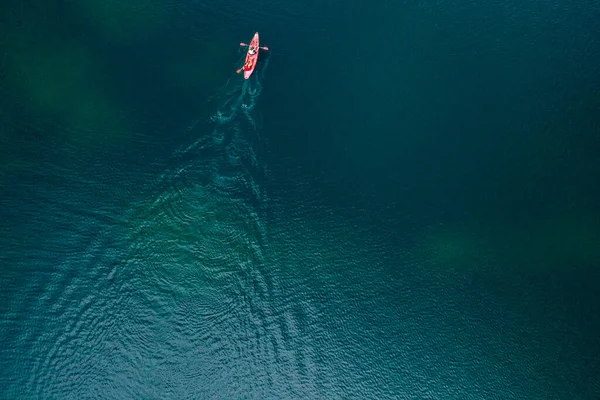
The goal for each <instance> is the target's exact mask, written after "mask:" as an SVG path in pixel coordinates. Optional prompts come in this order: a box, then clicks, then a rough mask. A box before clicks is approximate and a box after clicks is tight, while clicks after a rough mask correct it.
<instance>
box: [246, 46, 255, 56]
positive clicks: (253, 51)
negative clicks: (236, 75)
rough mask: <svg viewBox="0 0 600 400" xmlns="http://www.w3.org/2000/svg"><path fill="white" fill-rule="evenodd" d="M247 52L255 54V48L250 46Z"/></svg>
mask: <svg viewBox="0 0 600 400" xmlns="http://www.w3.org/2000/svg"><path fill="white" fill-rule="evenodd" d="M248 54H250V55H252V56H253V55H255V54H256V49H255V48H254V47H250V50H248Z"/></svg>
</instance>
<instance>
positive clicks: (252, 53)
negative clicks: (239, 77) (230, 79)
mask: <svg viewBox="0 0 600 400" xmlns="http://www.w3.org/2000/svg"><path fill="white" fill-rule="evenodd" d="M240 46H244V47H246V46H248V45H247V44H246V43H240ZM259 50H269V48H268V47H265V46H263V47H260V46H259V45H258V32H256V33H255V34H254V37H253V38H252V41H251V42H250V45H249V46H248V53H246V61H245V62H244V66H243V67H242V68H240V69H238V70H237V73H238V74H239V73H240V72H242V71H244V79H248V78H250V75H252V73H253V72H254V68H256V62H257V61H258V51H259Z"/></svg>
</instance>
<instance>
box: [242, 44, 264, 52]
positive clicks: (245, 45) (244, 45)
mask: <svg viewBox="0 0 600 400" xmlns="http://www.w3.org/2000/svg"><path fill="white" fill-rule="evenodd" d="M240 46H242V47H247V46H248V45H247V44H246V43H243V42H242V43H240ZM259 49H261V50H267V51H268V50H269V48H268V47H267V46H262V47H259Z"/></svg>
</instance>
